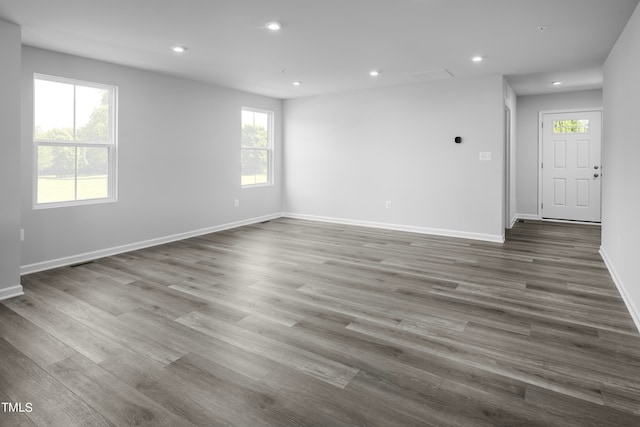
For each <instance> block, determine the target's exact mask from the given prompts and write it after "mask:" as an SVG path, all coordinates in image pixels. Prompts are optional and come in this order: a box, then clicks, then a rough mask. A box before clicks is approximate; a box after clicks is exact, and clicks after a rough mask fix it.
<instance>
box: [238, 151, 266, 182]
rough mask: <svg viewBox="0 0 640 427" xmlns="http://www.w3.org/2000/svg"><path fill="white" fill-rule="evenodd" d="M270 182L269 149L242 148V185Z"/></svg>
mask: <svg viewBox="0 0 640 427" xmlns="http://www.w3.org/2000/svg"><path fill="white" fill-rule="evenodd" d="M268 183H269V152H268V150H242V185H254V184H268Z"/></svg>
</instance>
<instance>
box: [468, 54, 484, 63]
mask: <svg viewBox="0 0 640 427" xmlns="http://www.w3.org/2000/svg"><path fill="white" fill-rule="evenodd" d="M483 59H484V58H482V56H480V55H476V56H474V57H473V58H471V60H472V61H473V62H482V60H483Z"/></svg>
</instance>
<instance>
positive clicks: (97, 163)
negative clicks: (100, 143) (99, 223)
mask: <svg viewBox="0 0 640 427" xmlns="http://www.w3.org/2000/svg"><path fill="white" fill-rule="evenodd" d="M77 165H78V190H77V191H78V195H77V200H87V199H104V198H106V197H109V177H108V175H109V149H108V148H107V147H79V148H78V159H77Z"/></svg>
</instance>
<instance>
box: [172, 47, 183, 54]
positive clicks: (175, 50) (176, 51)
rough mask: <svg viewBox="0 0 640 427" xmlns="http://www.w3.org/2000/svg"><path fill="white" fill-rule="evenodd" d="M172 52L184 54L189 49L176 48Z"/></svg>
mask: <svg viewBox="0 0 640 427" xmlns="http://www.w3.org/2000/svg"><path fill="white" fill-rule="evenodd" d="M171 50H172V51H174V52H175V53H184V52H185V51H186V50H187V48H186V47H184V46H174V47H172V48H171Z"/></svg>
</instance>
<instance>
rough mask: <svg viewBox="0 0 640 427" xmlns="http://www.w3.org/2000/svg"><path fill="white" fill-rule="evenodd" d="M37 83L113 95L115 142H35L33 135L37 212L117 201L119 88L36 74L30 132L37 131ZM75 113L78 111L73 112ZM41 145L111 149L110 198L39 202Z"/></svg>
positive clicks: (35, 204)
mask: <svg viewBox="0 0 640 427" xmlns="http://www.w3.org/2000/svg"><path fill="white" fill-rule="evenodd" d="M36 80H47V81H51V82H58V83H66V84H72V85H74V86H84V87H91V88H96V89H105V90H108V91H109V92H110V96H109V117H110V118H111V129H110V132H111V141H112V142H76V141H72V142H68V141H52V140H47V139H36V138H35V136H34V135H33V134H32V141H33V146H32V148H33V156H32V165H33V173H32V192H31V194H32V206H33V209H34V210H38V209H50V208H61V207H71V206H82V205H95V204H101V203H113V202H117V201H118V185H117V182H118V161H117V160H118V156H117V153H118V112H117V105H118V87H117V86H114V85H108V84H101V83H95V82H88V81H84V80H78V79H70V78H66V77H58V76H52V75H47V74H39V73H34V74H33V82H32V83H33V111H32V112H33V119H32V126H31V131H32V132H33V131H34V130H35V111H36V108H35V81H36ZM74 110H75V99H74ZM74 112H75V111H74ZM74 121H75V114H74ZM73 131H74V138H75V131H76V129H75V122H74V126H73ZM41 145H44V146H63V147H107V148H108V149H109V170H108V196H107V197H102V198H98V199H82V200H69V201H64V202H49V203H38V147H40V146H41Z"/></svg>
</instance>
